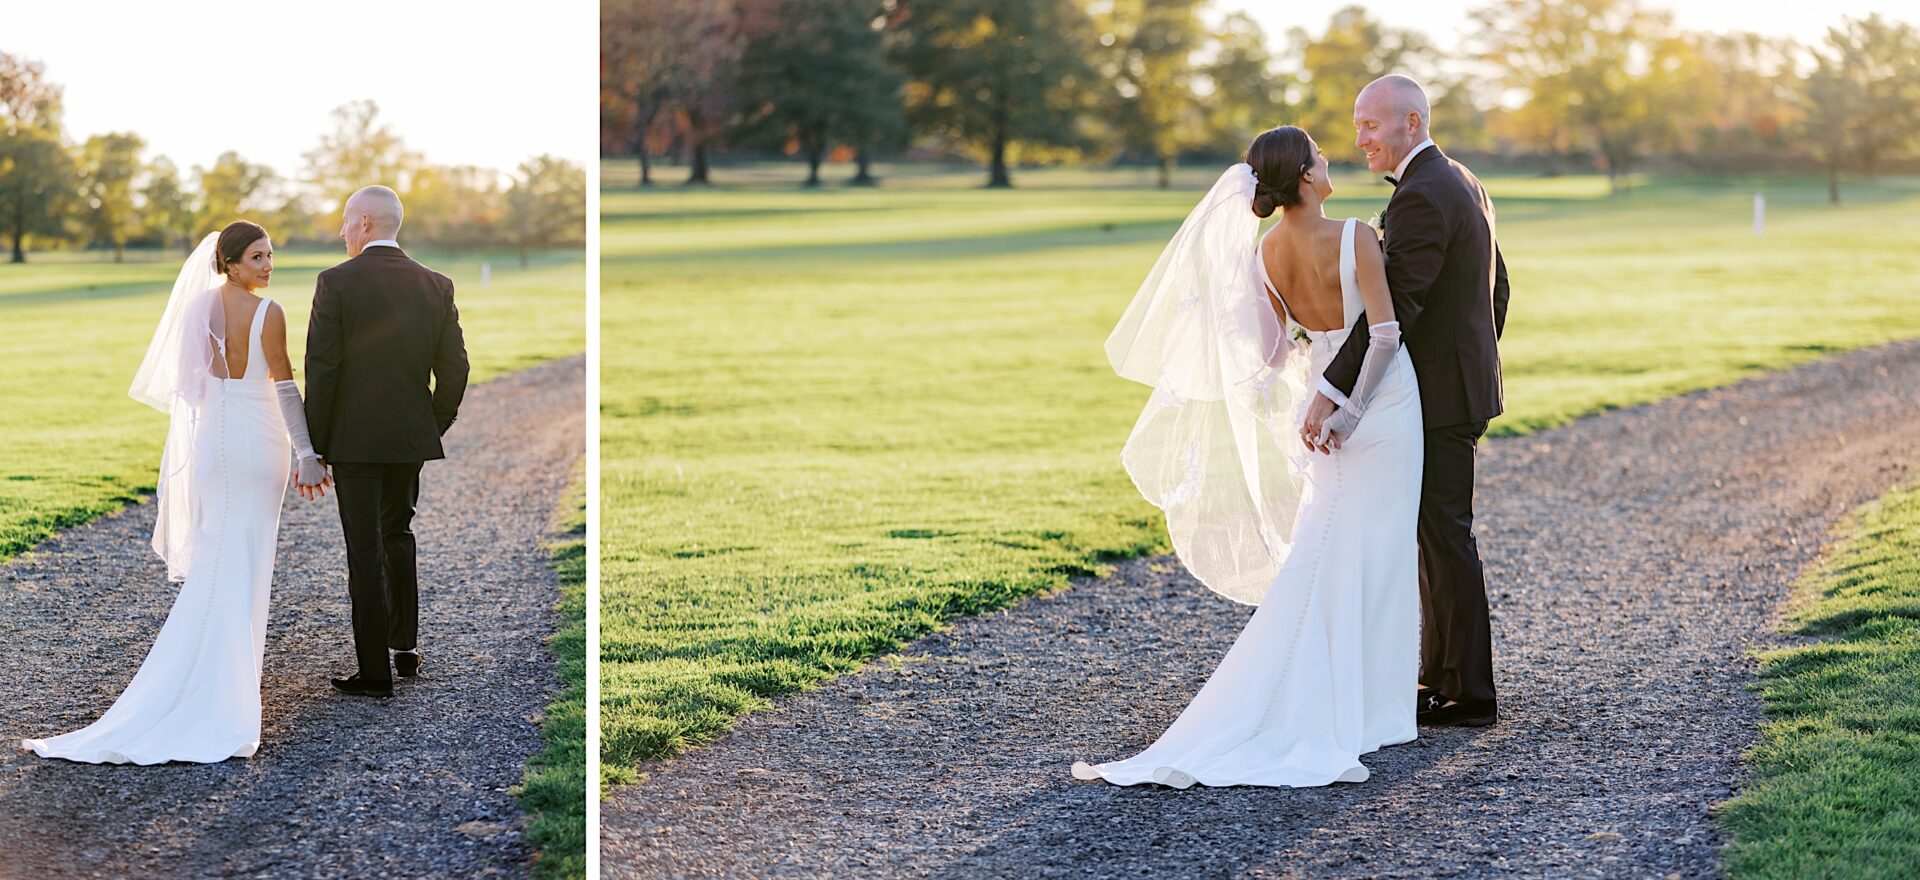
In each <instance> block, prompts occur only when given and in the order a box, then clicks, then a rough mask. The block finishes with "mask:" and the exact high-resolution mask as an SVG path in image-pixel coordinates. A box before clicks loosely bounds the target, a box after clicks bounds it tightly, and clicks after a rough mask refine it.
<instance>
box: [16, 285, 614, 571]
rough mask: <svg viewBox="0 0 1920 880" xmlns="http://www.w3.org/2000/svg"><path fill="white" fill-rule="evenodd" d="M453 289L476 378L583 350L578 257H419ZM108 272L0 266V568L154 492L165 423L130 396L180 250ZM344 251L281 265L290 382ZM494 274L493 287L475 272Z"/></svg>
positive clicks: (276, 289)
mask: <svg viewBox="0 0 1920 880" xmlns="http://www.w3.org/2000/svg"><path fill="white" fill-rule="evenodd" d="M416 256H418V257H419V258H420V259H421V260H422V261H423V262H425V263H426V264H427V265H429V266H432V267H433V268H435V269H438V270H439V271H441V272H444V273H446V274H447V275H449V276H450V277H452V278H453V280H454V284H455V285H456V287H457V289H458V294H457V302H458V303H459V306H460V316H461V325H462V327H463V328H464V329H465V330H466V334H467V349H468V352H469V353H470V355H471V358H472V362H473V368H474V375H473V379H474V381H484V380H486V379H487V378H490V377H493V376H497V375H500V374H501V373H505V372H510V371H513V370H517V369H521V368H524V367H529V366H532V365H534V364H537V363H540V362H542V361H546V360H551V359H553V358H557V357H565V356H568V355H572V354H576V353H578V352H580V351H582V350H584V349H585V347H586V289H585V283H586V272H585V264H584V262H583V261H582V259H581V255H580V253H579V252H578V251H573V252H567V253H551V254H541V255H538V256H537V257H536V258H535V259H534V261H533V264H532V266H530V267H529V268H527V269H521V268H520V267H519V265H518V261H517V258H516V257H514V256H512V255H507V254H493V255H490V256H489V255H477V254H436V253H432V252H425V253H421V254H416ZM131 257H132V259H133V260H134V261H133V262H128V263H124V264H112V263H102V262H92V261H88V260H83V259H78V258H76V257H75V256H73V255H68V254H35V255H33V259H34V262H31V263H28V264H26V265H24V266H14V265H0V326H4V327H5V328H6V341H5V343H4V344H0V400H4V401H6V403H7V411H6V413H5V415H4V423H5V427H4V428H3V429H0V561H4V560H5V559H7V558H10V557H11V556H13V555H14V554H15V553H18V552H20V551H22V550H25V549H26V548H28V547H31V546H33V545H34V544H35V543H38V542H39V541H42V540H44V539H45V538H47V537H48V536H49V535H51V534H53V533H54V532H55V531H57V530H59V529H62V528H66V527H69V526H74V525H78V524H80V523H84V522H86V521H88V520H90V519H92V518H94V517H96V516H99V515H101V514H104V513H109V512H112V511H114V510H118V509H119V508H120V507H121V506H123V505H124V504H126V503H127V502H128V501H132V500H135V499H137V498H139V497H140V496H141V493H143V492H146V491H150V490H151V489H152V487H153V479H154V474H155V472H156V471H157V470H158V468H159V460H160V446H161V441H162V438H163V437H164V436H165V433H166V417H165V416H163V415H161V414H160V413H157V412H154V411H153V410H151V409H149V408H147V407H145V406H142V405H140V404H138V403H135V402H134V401H133V400H131V399H129V398H128V397H127V394H126V390H127V385H128V384H129V383H130V382H131V381H132V379H133V373H134V370H135V369H136V368H137V367H138V366H139V364H140V358H141V356H142V355H144V354H145V352H146V347H147V343H148V341H149V340H150V339H151V338H152V334H153V327H154V324H155V323H156V322H157V321H158V320H159V318H160V310H161V308H162V306H163V305H164V304H165V303H166V299H167V294H168V292H169V291H170V290H171V288H172V286H173V279H174V276H175V274H176V273H177V272H178V271H179V267H180V259H181V257H180V255H178V254H177V253H172V252H169V253H164V254H157V253H144V254H133V255H131ZM342 259H343V256H342V255H341V254H340V253H338V252H336V251H286V250H283V251H281V252H280V253H279V254H277V255H276V260H275V263H276V268H275V272H274V277H273V286H272V287H270V288H268V289H267V290H266V291H265V293H266V294H267V295H268V296H271V297H273V298H274V299H275V300H277V301H278V302H279V303H280V304H281V306H283V307H284V308H285V309H286V311H287V320H288V327H289V330H290V333H289V335H290V339H289V340H288V341H289V344H290V348H291V349H292V352H291V353H292V356H293V359H294V364H295V373H296V374H298V373H299V372H300V368H299V364H300V360H301V358H302V356H303V354H304V350H305V344H306V323H307V313H308V308H309V306H310V304H311V302H312V298H313V279H314V276H315V275H317V274H318V273H319V271H320V270H321V269H323V268H326V267H328V266H332V265H334V264H336V263H338V262H340V261H341V260H342ZM483 260H490V262H491V264H492V278H491V284H490V286H489V287H487V288H485V289H482V288H481V286H480V280H479V276H480V265H481V262H482V261H483Z"/></svg>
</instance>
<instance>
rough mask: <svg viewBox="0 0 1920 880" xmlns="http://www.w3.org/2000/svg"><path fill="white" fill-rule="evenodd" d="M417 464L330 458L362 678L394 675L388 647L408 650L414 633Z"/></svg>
mask: <svg viewBox="0 0 1920 880" xmlns="http://www.w3.org/2000/svg"><path fill="white" fill-rule="evenodd" d="M420 466H421V463H420V462H417V461H415V462H406V463H400V464H391V463H387V464H357V463H353V462H335V463H334V464H333V484H334V490H335V494H336V495H337V496H338V500H339V502H340V529H341V531H343V532H345V533H346V538H347V593H348V595H350V596H351V597H352V598H353V650H354V656H355V657H356V658H358V660H359V662H360V677H361V678H363V679H368V680H371V681H386V680H389V679H391V678H392V677H393V673H392V665H391V663H390V662H389V660H388V657H387V649H388V648H394V649H398V650H402V651H410V650H413V648H414V647H415V646H416V642H415V640H416V639H417V638H418V633H419V631H420V578H419V575H418V573H417V569H416V568H415V560H416V556H415V552H414V544H413V511H414V507H415V506H416V505H418V504H419V503H420Z"/></svg>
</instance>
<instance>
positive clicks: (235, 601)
mask: <svg viewBox="0 0 1920 880" xmlns="http://www.w3.org/2000/svg"><path fill="white" fill-rule="evenodd" d="M215 293H216V294H217V291H215ZM212 301H213V303H216V304H217V302H218V298H217V295H216V296H215V297H213V299H212ZM196 302H197V303H198V306H196V307H204V306H206V305H207V302H206V298H205V297H202V298H201V299H199V300H196ZM270 302H272V301H271V300H269V299H266V298H264V297H262V298H261V302H260V305H259V307H258V308H257V309H256V310H255V311H254V314H253V322H252V325H251V327H250V328H249V330H248V345H247V357H246V363H245V365H244V367H243V368H242V369H241V372H240V375H239V377H237V378H229V377H228V373H229V372H230V370H229V369H228V368H227V367H226V363H227V361H226V346H225V345H224V344H223V343H221V342H220V340H219V339H218V338H217V336H218V330H217V329H216V331H215V333H214V334H213V335H214V336H215V337H216V338H214V339H212V343H213V350H214V351H215V352H216V354H217V357H214V358H212V359H211V362H210V363H209V364H207V365H205V366H204V367H201V368H200V369H202V370H203V371H205V372H208V373H210V375H207V376H204V377H203V378H204V381H203V382H201V383H200V385H199V388H200V389H203V390H198V391H197V393H196V394H195V395H194V398H195V400H194V402H193V403H192V404H191V405H188V404H180V405H178V406H176V408H175V409H174V428H173V434H170V437H169V448H168V455H169V456H172V455H174V454H175V453H176V451H179V450H189V453H188V454H187V455H186V457H187V458H188V459H190V460H189V461H186V462H168V463H165V464H163V465H162V484H163V485H162V488H161V492H162V493H163V500H164V494H165V493H167V492H169V491H170V489H169V486H172V487H174V488H172V490H171V491H175V492H179V493H180V494H181V495H187V493H186V492H185V487H186V486H188V485H190V486H191V494H190V495H187V498H186V504H185V508H187V509H183V507H182V504H181V501H180V500H179V498H178V496H176V498H175V499H173V500H171V501H169V502H167V503H170V504H171V506H172V508H173V509H172V510H171V511H169V510H168V509H167V504H166V503H163V505H162V510H161V512H160V514H159V516H160V517H161V520H162V524H161V526H160V527H159V528H157V529H156V534H155V546H156V548H157V549H161V552H162V554H163V555H165V556H167V561H168V565H169V567H170V568H174V567H176V566H177V567H179V568H180V569H182V570H183V571H184V575H185V580H184V581H183V582H182V585H181V587H180V595H179V596H178V597H177V598H175V599H174V602H173V609H172V610H171V611H169V612H168V613H167V621H166V623H165V624H164V625H163V626H162V627H161V628H160V635H159V637H158V638H156V639H155V640H154V642H153V647H152V648H151V649H149V650H148V651H147V658H146V660H145V661H144V662H142V663H141V664H140V670H139V671H138V672H136V673H134V676H133V681H132V682H131V683H130V684H128V685H127V688H126V690H124V691H122V692H121V694H120V697H119V699H116V700H115V701H114V703H113V706H112V707H111V708H109V709H108V710H107V712H106V714H104V715H102V716H100V720H98V721H95V722H94V723H92V724H90V725H88V726H87V727H86V728H84V729H81V730H77V731H74V732H72V733H67V734H62V735H60V736H54V737H49V738H47V739H30V740H25V741H24V745H25V747H26V748H29V749H32V750H33V751H34V752H35V753H37V754H39V755H41V756H43V757H48V758H66V759H68V760H72V761H85V762H89V763H114V764H125V763H132V764H159V763H163V762H166V761H191V762H197V763H210V762H215V761H224V760H226V759H228V758H244V757H248V756H251V755H252V754H253V753H254V751H255V750H256V749H258V748H259V747H260V667H261V661H262V658H263V655H264V653H265V651H266V639H267V594H268V587H269V584H270V583H271V581H272V579H273V558H274V550H275V545H276V542H277V540H278V537H279V532H280V505H281V501H282V500H283V499H284V498H285V497H286V491H287V481H288V476H289V473H290V470H291V468H292V454H291V441H290V440H289V439H288V434H287V425H286V419H285V418H284V417H283V416H282V414H281V409H280V408H279V406H278V404H277V402H276V398H275V389H274V383H273V381H272V380H271V379H270V378H269V377H268V375H267V372H268V371H267V367H266V364H265V363H264V361H265V358H264V357H262V356H261V354H260V345H261V342H260V331H261V327H262V326H263V324H264V322H265V319H266V315H267V308H268V304H269V303H270ZM216 307H217V306H216ZM163 328H164V325H163ZM163 332H165V331H164V329H163ZM183 431H186V432H190V434H191V437H192V440H191V442H188V443H186V444H184V445H182V446H180V447H177V448H176V447H175V445H174V444H175V442H176V440H177V437H176V435H177V434H179V433H180V432H183ZM176 465H180V466H183V467H184V470H175V466H176ZM169 474H174V475H177V476H178V477H179V479H177V480H173V481H171V482H170V481H169V479H168V475H169ZM170 516H177V517H179V520H178V522H179V527H178V528H177V529H176V534H174V535H171V536H169V535H168V534H166V533H167V531H168V529H169V526H168V525H167V520H168V519H169V517H170ZM169 537H172V538H173V539H174V541H173V544H172V546H174V547H178V548H182V549H181V550H178V551H176V552H173V553H169V552H168V549H166V548H163V545H166V544H167V543H168V541H167V539H168V538H169Z"/></svg>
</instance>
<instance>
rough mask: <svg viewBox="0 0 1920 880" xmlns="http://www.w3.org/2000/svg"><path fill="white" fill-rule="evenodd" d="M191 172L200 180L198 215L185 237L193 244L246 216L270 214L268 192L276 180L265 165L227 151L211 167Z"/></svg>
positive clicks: (197, 168)
mask: <svg viewBox="0 0 1920 880" xmlns="http://www.w3.org/2000/svg"><path fill="white" fill-rule="evenodd" d="M193 172H194V175H195V176H196V177H198V178H199V180H200V183H199V189H200V211H199V214H198V218H197V220H196V222H195V223H194V226H193V233H192V234H191V235H189V236H188V237H189V238H191V239H194V240H196V241H197V240H199V239H200V238H202V237H204V236H205V235H206V234H207V233H209V232H214V231H216V230H219V229H221V228H223V227H225V226H226V225H227V224H228V223H232V222H233V221H235V220H241V219H245V218H246V215H248V214H255V215H262V216H264V214H265V213H266V212H268V211H270V210H272V207H273V206H272V205H271V203H270V201H269V200H268V199H269V190H270V189H272V188H273V186H274V184H275V183H276V182H277V180H278V177H277V176H276V175H275V174H274V173H273V169H271V168H268V167H267V166H265V165H255V164H253V163H251V162H248V161H247V160H245V159H242V158H240V154H239V153H235V152H233V151H231V150H229V151H227V152H225V153H221V154H220V158H218V159H215V160H214V162H213V167H211V168H201V167H199V166H197V165H196V166H194V169H193Z"/></svg>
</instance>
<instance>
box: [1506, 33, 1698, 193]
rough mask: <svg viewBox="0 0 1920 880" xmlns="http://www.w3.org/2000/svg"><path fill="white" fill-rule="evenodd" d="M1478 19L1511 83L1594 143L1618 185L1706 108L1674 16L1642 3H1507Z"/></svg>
mask: <svg viewBox="0 0 1920 880" xmlns="http://www.w3.org/2000/svg"><path fill="white" fill-rule="evenodd" d="M1473 18H1474V20H1475V21H1477V22H1478V23H1479V25H1480V39H1481V40H1482V41H1484V42H1485V44H1486V55H1485V57H1486V60H1488V61H1489V62H1491V63H1492V64H1494V65H1495V66H1496V67H1498V68H1499V69H1500V70H1501V71H1502V74H1503V78H1504V81H1505V84H1506V85H1507V86H1509V87H1511V88H1514V89H1519V90H1522V91H1524V92H1526V93H1527V106H1528V107H1531V108H1533V109H1534V110H1535V111H1536V112H1539V113H1541V114H1543V115H1545V116H1547V117H1550V118H1554V119H1558V120H1559V121H1560V123H1561V124H1562V125H1563V126H1565V127H1567V128H1570V129H1572V130H1574V131H1576V132H1579V133H1580V134H1581V135H1583V136H1584V137H1585V138H1586V139H1587V140H1588V141H1589V142H1591V143H1592V144H1593V146H1594V147H1595V148H1596V149H1597V150H1598V152H1599V154H1600V157H1601V159H1602V161H1603V162H1604V164H1605V166H1606V170H1607V178H1608V180H1609V182H1610V183H1611V184H1612V187H1613V189H1614V190H1615V191H1616V192H1617V191H1619V190H1622V189H1624V188H1625V186H1626V181H1627V174H1628V173H1629V172H1631V171H1632V169H1633V167H1634V164H1635V162H1636V160H1637V159H1638V158H1639V157H1640V156H1641V155H1642V154H1643V153H1644V152H1646V151H1647V150H1648V149H1650V148H1654V147H1658V146H1660V145H1662V144H1663V143H1670V142H1671V141H1672V140H1673V138H1675V137H1676V136H1677V135H1678V133H1679V122H1680V120H1682V119H1686V118H1694V117H1696V116H1698V115H1699V114H1700V113H1702V112H1704V108H1703V107H1702V106H1701V104H1702V102H1703V98H1704V96H1705V90H1704V89H1703V87H1702V84H1701V79H1702V77H1703V76H1704V73H1703V71H1702V70H1701V69H1700V68H1701V65H1700V62H1699V58H1700V56H1699V53H1698V52H1697V51H1695V50H1694V47H1693V43H1692V40H1691V39H1690V38H1689V37H1688V36H1686V35H1684V34H1681V33H1679V32H1678V31H1677V30H1675V29H1674V27H1673V16H1672V15H1671V14H1670V13H1666V12H1657V11H1651V10H1648V9H1645V8H1643V7H1641V6H1640V5H1639V4H1638V3H1637V2H1636V0H1568V2H1559V0H1501V2H1498V3H1496V4H1494V5H1492V6H1488V7H1485V8H1483V9H1479V10H1476V11H1475V12H1474V13H1473Z"/></svg>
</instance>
